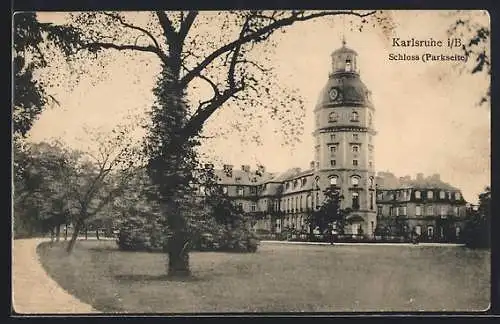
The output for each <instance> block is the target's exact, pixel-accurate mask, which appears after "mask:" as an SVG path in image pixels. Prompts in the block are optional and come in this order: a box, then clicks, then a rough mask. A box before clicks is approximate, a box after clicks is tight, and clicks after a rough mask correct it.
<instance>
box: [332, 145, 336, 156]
mask: <svg viewBox="0 0 500 324" xmlns="http://www.w3.org/2000/svg"><path fill="white" fill-rule="evenodd" d="M336 152H337V145H332V146H330V153H331V154H332V155H334V154H335V153H336Z"/></svg>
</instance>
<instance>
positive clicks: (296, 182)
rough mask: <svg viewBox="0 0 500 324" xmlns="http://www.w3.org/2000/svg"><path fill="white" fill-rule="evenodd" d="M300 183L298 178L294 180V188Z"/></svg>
mask: <svg viewBox="0 0 500 324" xmlns="http://www.w3.org/2000/svg"><path fill="white" fill-rule="evenodd" d="M298 184H299V182H298V181H297V180H294V181H293V189H295V188H297V185H298Z"/></svg>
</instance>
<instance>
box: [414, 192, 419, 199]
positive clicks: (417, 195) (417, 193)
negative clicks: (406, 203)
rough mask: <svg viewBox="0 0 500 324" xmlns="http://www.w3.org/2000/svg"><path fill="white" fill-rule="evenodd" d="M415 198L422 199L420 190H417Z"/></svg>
mask: <svg viewBox="0 0 500 324" xmlns="http://www.w3.org/2000/svg"><path fill="white" fill-rule="evenodd" d="M415 199H420V191H418V190H417V191H415Z"/></svg>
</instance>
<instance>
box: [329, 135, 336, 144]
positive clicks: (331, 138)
mask: <svg viewBox="0 0 500 324" xmlns="http://www.w3.org/2000/svg"><path fill="white" fill-rule="evenodd" d="M335 140H336V136H335V134H330V141H332V142H335Z"/></svg>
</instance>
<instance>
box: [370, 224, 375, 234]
mask: <svg viewBox="0 0 500 324" xmlns="http://www.w3.org/2000/svg"><path fill="white" fill-rule="evenodd" d="M370 224H371V229H372V233H375V222H374V221H371V222H370Z"/></svg>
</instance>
